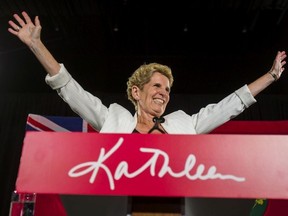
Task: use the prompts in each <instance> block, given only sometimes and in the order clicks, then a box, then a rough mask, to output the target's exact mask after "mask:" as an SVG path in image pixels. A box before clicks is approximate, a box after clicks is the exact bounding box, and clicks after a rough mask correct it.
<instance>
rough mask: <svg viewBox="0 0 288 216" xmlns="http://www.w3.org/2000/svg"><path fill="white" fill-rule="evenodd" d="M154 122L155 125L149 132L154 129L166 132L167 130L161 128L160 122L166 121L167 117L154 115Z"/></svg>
mask: <svg viewBox="0 0 288 216" xmlns="http://www.w3.org/2000/svg"><path fill="white" fill-rule="evenodd" d="M153 122H155V124H154V126H153V127H152V128H151V129H150V130H149V131H148V134H150V133H151V132H152V131H154V130H158V131H160V132H161V133H162V134H165V131H163V130H162V129H161V128H159V124H161V123H164V122H165V119H164V118H163V117H162V116H161V117H159V118H158V117H154V118H153Z"/></svg>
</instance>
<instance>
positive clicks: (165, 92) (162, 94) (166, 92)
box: [159, 88, 169, 97]
mask: <svg viewBox="0 0 288 216" xmlns="http://www.w3.org/2000/svg"><path fill="white" fill-rule="evenodd" d="M159 94H160V95H161V96H162V97H169V92H168V91H167V90H166V89H165V88H159Z"/></svg>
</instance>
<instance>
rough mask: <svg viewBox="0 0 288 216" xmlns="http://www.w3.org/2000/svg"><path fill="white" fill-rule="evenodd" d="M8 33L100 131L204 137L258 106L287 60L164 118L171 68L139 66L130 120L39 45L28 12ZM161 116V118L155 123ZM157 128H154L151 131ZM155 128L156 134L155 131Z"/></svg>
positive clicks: (131, 86)
mask: <svg viewBox="0 0 288 216" xmlns="http://www.w3.org/2000/svg"><path fill="white" fill-rule="evenodd" d="M13 16H14V18H15V20H16V21H12V20H10V21H9V25H10V28H9V29H8V31H9V32H10V33H12V34H13V35H15V36H17V37H18V38H19V39H20V40H21V41H22V42H23V43H24V44H26V45H27V46H28V47H29V48H30V49H31V51H32V52H33V53H34V54H35V56H36V58H37V59H38V60H39V62H40V63H41V64H42V65H43V67H44V68H45V70H46V71H47V73H48V74H47V76H46V82H47V83H48V84H49V85H50V86H51V87H52V89H55V90H57V92H58V94H59V95H60V96H61V97H62V98H63V100H64V101H65V102H67V103H68V104H69V106H70V107H71V109H72V110H73V111H75V112H76V113H77V114H78V115H79V116H81V117H82V118H83V119H85V120H86V121H87V122H89V123H90V124H91V125H92V126H93V127H94V128H95V129H97V130H99V131H100V132H102V133H105V132H106V133H107V132H113V133H132V132H139V133H143V134H145V133H168V134H201V133H208V132H209V131H211V130H213V129H214V128H216V127H218V126H219V125H221V124H223V123H225V122H226V121H228V120H230V119H231V118H233V117H235V116H237V115H239V114H240V113H241V112H243V110H244V109H245V108H248V107H249V106H250V105H252V104H253V103H255V102H256V100H255V99H254V97H255V96H256V95H257V94H258V93H260V92H261V91H262V90H264V89H265V88H266V87H268V86H269V85H270V84H272V83H273V82H274V81H276V80H278V79H279V78H280V77H281V74H282V72H283V71H284V67H283V66H284V65H285V64H286V61H285V60H284V59H285V58H286V53H285V51H282V52H278V53H277V55H276V57H275V60H274V63H273V65H272V68H271V69H270V71H269V72H267V73H265V74H264V75H263V76H261V77H260V78H258V79H257V80H256V81H254V82H252V83H251V84H249V85H244V86H243V87H242V88H240V89H238V90H236V91H235V92H233V93H232V94H230V95H229V96H227V97H226V98H224V99H223V100H222V101H220V102H219V103H217V104H210V105H208V106H207V107H205V108H202V109H201V110H200V111H199V113H197V114H194V115H192V116H190V115H188V114H186V113H184V112H183V111H181V110H179V111H176V112H173V113H171V114H168V115H166V116H164V118H163V117H162V115H163V113H164V112H165V108H166V106H167V104H168V102H169V95H170V89H171V86H172V84H173V76H172V72H171V70H170V68H169V67H167V66H165V65H161V64H157V63H152V64H148V65H142V66H141V67H140V68H138V69H137V70H136V71H135V72H134V73H133V75H132V76H131V77H130V78H129V80H128V82H127V85H128V88H127V93H128V98H129V100H131V101H132V103H133V104H134V105H135V108H136V113H135V115H134V116H132V115H131V113H130V112H129V111H128V110H126V109H125V108H124V107H122V106H120V105H118V104H111V105H110V107H109V108H108V107H106V106H104V105H103V104H102V103H101V100H100V99H99V98H97V97H94V96H93V95H91V94H90V93H89V92H86V91H85V90H84V89H83V88H82V87H81V86H80V85H79V84H78V83H77V82H76V81H75V80H74V79H73V78H72V76H71V75H70V74H69V73H68V71H67V70H66V69H65V67H64V65H63V64H59V63H58V62H57V61H56V60H55V59H54V57H53V56H52V55H51V53H50V52H49V51H48V50H47V48H46V47H45V45H44V44H43V43H42V41H41V37H40V34H41V28H42V27H41V25H40V20H39V18H38V16H36V17H35V21H34V23H33V22H32V20H31V19H30V17H29V15H28V14H27V13H26V12H22V16H23V18H21V17H20V16H19V15H17V14H14V15H13ZM155 117H157V118H160V119H156V118H155ZM155 128H156V129H155ZM154 129H155V130H154Z"/></svg>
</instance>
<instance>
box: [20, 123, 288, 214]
mask: <svg viewBox="0 0 288 216" xmlns="http://www.w3.org/2000/svg"><path fill="white" fill-rule="evenodd" d="M286 123H287V122H286ZM248 124H251V122H250V123H248ZM252 125H253V122H252ZM263 125H265V122H264V124H263V122H262V126H263ZM224 127H225V125H224ZM273 128H275V127H273ZM281 128H282V129H283V127H281ZM286 128H287V127H286ZM219 129H220V130H219ZM219 129H218V131H216V132H215V133H218V134H209V135H141V134H97V133H80V132H73V133H70V132H57V133H55V132H27V134H26V137H25V140H24V145H23V152H22V158H21V164H20V167H19V174H18V178H17V183H16V189H17V191H18V192H20V193H28V192H34V193H36V194H37V195H39V196H40V197H41V196H42V197H45V196H50V197H53V196H54V197H57V196H58V194H60V195H61V196H63V195H64V196H68V197H73V196H75V197H76V196H78V195H85V196H92V197H94V196H99V197H105V198H109V197H112V196H113V197H116V199H117V198H119V197H120V198H123V197H127V196H128V197H171V198H179V197H180V198H181V197H182V198H183V197H200V198H201V197H208V198H209V197H210V198H216V197H220V198H252V199H254V198H259V197H260V198H263V197H264V198H268V199H282V200H285V199H287V197H288V193H287V186H288V185H287V182H288V181H287V178H288V170H287V169H286V164H287V162H288V159H287V153H288V137H287V136H286V135H276V134H274V135H259V134H258V135H255V134H250V135H239V134H238V135H237V134H233V135H231V134H230V135H229V134H221V133H222V132H223V131H222V132H221V127H220V128H219ZM225 130H226V129H225ZM265 133H267V132H265ZM179 200H181V199H179ZM36 203H37V202H36ZM127 203H128V204H129V201H128V200H127ZM180 203H181V202H180ZM43 204H44V203H43ZM182 204H183V203H181V204H180V209H181V206H182V207H183V205H182ZM42 206H44V205H42ZM128 207H129V205H128ZM178 207H179V205H178ZM36 209H37V205H36ZM132 213H133V214H134V215H137V212H132ZM63 214H64V213H63ZM149 214H150V213H148V212H146V213H145V214H144V213H143V212H142V215H149ZM179 214H181V213H180V212H179V213H178V215H179ZM36 215H37V212H36ZM50 215H51V214H50ZM54 215H55V214H54ZM150 215H151V214H150ZM170 215H171V214H170ZM41 216H44V215H43V214H42V215H41Z"/></svg>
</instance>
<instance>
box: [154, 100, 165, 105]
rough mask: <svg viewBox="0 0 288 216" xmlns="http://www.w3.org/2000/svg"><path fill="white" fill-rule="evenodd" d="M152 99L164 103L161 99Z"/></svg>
mask: <svg viewBox="0 0 288 216" xmlns="http://www.w3.org/2000/svg"><path fill="white" fill-rule="evenodd" d="M154 101H155V102H156V103H161V104H163V103H164V101H163V100H161V99H154Z"/></svg>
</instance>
